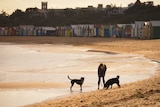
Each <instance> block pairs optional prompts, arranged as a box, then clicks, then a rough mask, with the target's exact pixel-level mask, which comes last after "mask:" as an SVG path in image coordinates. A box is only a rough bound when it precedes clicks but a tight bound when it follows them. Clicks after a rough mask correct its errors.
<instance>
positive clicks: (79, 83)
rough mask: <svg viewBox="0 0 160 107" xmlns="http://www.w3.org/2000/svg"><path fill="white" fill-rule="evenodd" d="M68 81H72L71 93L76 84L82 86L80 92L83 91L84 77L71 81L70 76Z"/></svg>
mask: <svg viewBox="0 0 160 107" xmlns="http://www.w3.org/2000/svg"><path fill="white" fill-rule="evenodd" d="M68 79H70V80H71V87H70V91H72V87H73V85H74V83H76V84H78V85H80V91H82V85H83V82H84V77H81V78H80V79H71V78H70V77H69V75H68Z"/></svg>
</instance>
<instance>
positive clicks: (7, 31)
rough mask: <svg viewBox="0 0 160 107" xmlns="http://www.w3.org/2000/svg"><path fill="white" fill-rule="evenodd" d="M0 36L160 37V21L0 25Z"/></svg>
mask: <svg viewBox="0 0 160 107" xmlns="http://www.w3.org/2000/svg"><path fill="white" fill-rule="evenodd" d="M0 36H67V37H70V36H82V37H118V38H139V39H159V38H160V21H147V22H146V21H135V23H134V24H115V25H102V24H77V25H71V26H58V27H42V26H41V27H37V26H34V25H20V26H18V27H0Z"/></svg>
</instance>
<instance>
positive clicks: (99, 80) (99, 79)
mask: <svg viewBox="0 0 160 107" xmlns="http://www.w3.org/2000/svg"><path fill="white" fill-rule="evenodd" d="M100 82H101V77H100V76H98V89H99V85H100Z"/></svg>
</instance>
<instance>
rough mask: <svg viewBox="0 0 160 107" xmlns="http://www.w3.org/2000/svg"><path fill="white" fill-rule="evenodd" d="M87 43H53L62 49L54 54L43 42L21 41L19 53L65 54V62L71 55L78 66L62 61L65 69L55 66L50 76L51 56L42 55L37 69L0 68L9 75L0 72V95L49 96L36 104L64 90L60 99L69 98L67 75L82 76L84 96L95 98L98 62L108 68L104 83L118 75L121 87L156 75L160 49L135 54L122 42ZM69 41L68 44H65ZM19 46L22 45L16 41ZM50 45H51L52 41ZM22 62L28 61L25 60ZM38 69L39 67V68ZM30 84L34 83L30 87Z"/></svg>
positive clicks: (20, 67) (34, 66) (31, 66)
mask: <svg viewBox="0 0 160 107" xmlns="http://www.w3.org/2000/svg"><path fill="white" fill-rule="evenodd" d="M5 39H6V38H5ZM7 39H8V38H7ZM21 39H22V38H21ZM27 39H29V38H27ZM52 39H53V40H54V39H59V38H52ZM61 39H62V41H64V39H66V40H67V39H68V38H61ZM71 39H72V40H75V38H71ZM76 39H77V40H78V39H79V40H81V41H82V39H83V38H76ZM85 39H86V38H85ZM87 39H88V42H86V40H85V41H84V40H83V41H82V43H83V42H84V43H83V44H82V43H77V42H76V41H75V42H71V43H70V45H68V44H69V42H62V41H61V42H60V41H59V43H56V47H57V46H62V47H61V48H60V49H59V48H58V49H57V48H56V51H55V47H54V46H55V45H54V46H52V45H51V44H47V43H45V42H44V41H43V40H41V42H44V43H45V44H43V45H42V44H38V45H37V44H26V43H29V42H31V41H28V42H24V41H23V45H22V44H19V45H17V44H16V46H18V48H19V46H20V48H19V49H22V50H23V49H25V50H26V49H27V53H29V54H32V55H33V53H34V54H35V53H36V54H37V53H38V54H40V53H42V54H43V55H44V56H45V55H46V56H47V57H48V56H49V55H50V54H51V53H54V54H57V53H64V52H65V55H66V53H67V54H68V55H67V56H68V59H70V58H71V57H70V54H71V53H72V54H71V56H72V58H73V56H74V58H73V59H72V61H73V60H75V61H76V63H77V62H78V63H77V65H76V64H73V63H75V62H72V61H71V62H70V61H69V62H68V61H67V60H68V59H66V60H65V61H66V63H65V64H64V63H63V64H64V65H65V67H64V66H62V64H60V65H57V66H59V68H57V67H55V68H57V69H55V68H54V69H55V71H54V73H53V72H52V71H53V66H52V65H53V64H54V63H50V64H51V65H48V64H47V65H45V64H46V62H47V61H48V60H49V59H52V58H51V56H50V57H49V58H46V57H45V58H44V59H48V60H44V59H43V57H42V56H43V55H42V54H41V55H42V56H39V57H41V60H42V59H43V61H44V64H42V63H39V64H38V66H37V64H36V65H34V63H33V64H32V65H27V67H26V66H25V65H26V64H25V63H22V64H20V63H19V64H20V66H19V67H18V68H17V67H16V68H14V66H13V67H12V66H10V67H12V70H13V72H14V73H11V71H7V69H11V68H7V69H5V68H3V67H2V68H1V70H3V71H4V70H6V71H5V72H8V74H9V75H8V76H6V74H3V73H2V72H1V73H2V74H3V75H5V76H2V78H1V83H0V86H1V92H2V91H3V92H2V93H3V94H4V93H5V92H7V91H8V89H16V91H15V90H13V91H14V92H15V93H17V92H19V93H21V91H23V92H24V90H25V91H30V92H31V93H32V92H33V93H39V94H37V95H38V96H41V94H40V93H43V92H44V93H45V92H49V93H50V95H51V96H48V97H47V98H46V97H43V98H44V99H40V100H39V99H38V101H35V102H39V101H43V100H46V99H48V98H49V99H50V98H54V96H55V94H52V93H53V92H52V91H53V90H52V89H54V92H55V89H58V90H61V89H64V90H63V92H64V94H63V92H62V91H61V95H62V96H63V95H66V94H67V95H70V92H69V89H68V86H69V85H70V84H69V81H68V80H67V78H66V76H67V75H68V74H70V75H71V77H76V78H79V76H80V75H82V76H85V77H86V78H87V79H86V81H85V82H86V83H85V84H84V92H83V93H84V94H85V93H86V92H88V91H91V93H95V94H96V92H97V93H98V92H99V91H95V90H97V75H96V71H97V66H98V64H99V63H101V62H103V63H106V64H107V66H108V71H107V75H106V79H108V78H111V77H114V76H116V75H117V74H119V75H120V76H121V77H120V79H121V83H122V84H124V85H125V83H129V82H134V81H137V80H142V79H147V78H149V77H151V76H153V77H154V74H155V71H156V70H157V69H158V67H159V64H158V62H156V61H154V60H158V59H156V58H157V57H158V56H156V55H159V51H158V49H159V48H156V47H155V48H156V50H155V53H153V50H152V49H150V50H146V49H145V50H144V49H142V50H138V51H131V50H133V46H131V47H130V48H129V47H128V45H130V43H128V44H123V45H122V43H125V42H126V41H125V40H113V39H110V40H106V41H107V42H106V41H104V40H102V39H101V38H98V40H102V42H96V43H95V39H96V38H92V39H94V40H93V42H91V41H92V40H91V39H90V38H87ZM24 40H25V39H24ZM16 41H17V40H14V42H16ZM68 41H70V40H68ZM109 41H112V42H109ZM122 41H123V42H122ZM127 41H129V42H132V43H137V42H138V43H139V42H140V41H138V40H137V42H136V40H127ZM18 42H21V41H19V40H18ZM32 42H33V41H32ZM38 42H40V41H38ZM51 42H53V41H51ZM56 42H57V40H56ZM115 42H117V43H116V44H117V47H118V46H119V45H121V46H122V47H121V49H122V50H121V49H120V48H117V49H114V48H116V46H114V43H115ZM154 42H155V41H154ZM63 43H65V46H66V47H67V48H64V47H65V46H64V44H63ZM147 43H150V41H148V42H147ZM24 44H25V45H24ZM57 44H58V45H57ZM59 44H60V45H59ZM66 44H67V45H66ZM142 44H143V43H142ZM155 44H156V42H155ZM6 45H8V44H6ZM6 45H5V46H6ZM13 45H15V44H12V46H13ZM126 45H127V46H126ZM124 46H125V48H127V49H126V50H127V51H123V50H124ZM152 46H153V45H152ZM53 47H54V48H53ZM100 47H101V48H100ZM141 47H145V46H144V45H141ZM148 47H150V46H147V48H148ZM109 48H110V49H109ZM134 48H135V47H134ZM136 48H140V47H136ZM10 50H11V49H10ZM22 50H21V51H22ZM119 50H121V51H119ZM134 50H135V49H134ZM140 51H142V53H143V52H144V51H145V52H146V53H147V55H148V56H147V55H146V53H145V54H140V53H141V52H140ZM150 51H151V52H150ZM23 52H25V51H23ZM17 53H19V52H17ZM23 54H24V53H23ZM25 54H26V52H25ZM77 54H78V55H77ZM152 54H156V55H155V56H154V57H153V56H152ZM12 55H13V54H12ZM144 55H146V56H147V57H148V58H151V57H152V59H147V58H145V57H144ZM18 56H19V55H18ZM23 57H24V56H23ZM34 57H35V56H34ZM36 57H37V59H39V57H38V56H36ZM36 57H35V59H36ZM77 57H78V59H77ZM79 57H80V58H79ZM57 58H58V57H57ZM63 58H65V57H63ZM106 59H107V60H106ZM25 60H27V58H26V59H25ZM56 60H57V59H56ZM88 60H89V62H88ZM13 61H14V59H13ZM45 61H46V62H45ZM52 61H53V59H52ZM62 61H63V60H62ZM10 62H11V61H10ZM19 62H21V61H19ZM38 62H39V60H38ZM40 62H41V61H40ZM53 62H54V61H53ZM26 63H30V62H29V61H26ZM59 63H61V62H59ZM88 63H89V65H92V66H89V67H88V66H85V65H88ZM12 64H13V63H10V65H12ZM41 64H42V65H41ZM70 64H71V65H70ZM78 65H81V66H78ZM39 66H41V67H40V68H39ZM46 66H47V67H46ZM73 66H78V68H77V67H75V68H73ZM84 66H85V69H82V68H83V67H84ZM6 67H8V66H6ZM28 67H29V68H32V69H27V68H28ZM24 68H25V69H24ZM62 68H63V69H62ZM64 68H65V69H66V70H65V71H64ZM86 68H87V69H86ZM133 68H134V69H133ZM17 69H18V71H15V70H17ZM71 69H72V71H70V70H71ZM77 69H78V70H77ZM128 69H129V71H128ZM22 70H24V71H23V73H21V71H22ZM33 71H34V72H33ZM84 71H85V73H84ZM60 72H61V73H60ZM15 73H16V75H17V74H18V77H20V78H18V79H17V78H12V77H13V75H14V74H15ZM24 74H25V76H26V74H29V75H28V76H29V77H27V76H26V78H24V76H22V75H24ZM45 75H46V76H45ZM54 75H56V76H55V77H57V78H56V79H55V80H54V79H52V77H54ZM4 77H6V78H7V79H6V78H4ZM21 77H22V78H21ZM40 77H43V78H40ZM58 77H63V78H66V79H65V80H64V81H62V80H61V78H58ZM95 78H96V79H95ZM56 80H57V81H56ZM11 81H12V82H11ZM19 81H22V83H20V82H19ZM59 81H61V82H60V84H59ZM33 82H35V83H33ZM23 83H25V84H26V85H23ZM51 84H52V85H51ZM57 84H58V85H57ZM6 88H7V89H6ZM42 88H45V89H42ZM20 89H22V90H20ZM35 89H36V90H38V91H34V90H35ZM115 89H116V87H115ZM17 90H18V91H17ZM44 90H48V91H44ZM117 90H118V89H117ZM119 90H123V88H121V89H119ZM13 91H12V92H13ZM94 91H95V92H94ZM100 91H102V90H100ZM111 91H112V90H111ZM56 93H60V92H56ZM77 93H79V87H78V86H77V87H76V86H75V94H77ZM83 93H81V94H80V95H83ZM101 93H102V94H105V92H101ZM22 95H23V94H22ZM33 95H34V94H33ZM52 95H53V96H52ZM61 95H60V96H61ZM78 95H79V94H78ZM42 96H45V94H44V95H42ZM72 96H73V97H74V99H75V95H72ZM72 96H71V97H72ZM41 98H42V97H41ZM65 98H66V97H65ZM86 98H87V93H86ZM61 99H62V101H64V100H63V98H61ZM92 100H94V98H92ZM57 101H59V100H54V104H57V105H53V106H60V105H61V106H62V105H63V104H58V103H55V102H57ZM60 101H61V100H60ZM48 102H50V101H48ZM51 102H53V101H51ZM26 104H27V103H26ZM26 104H25V105H26ZM28 104H29V102H28ZM43 104H44V105H45V106H47V105H48V106H49V105H50V104H48V103H47V102H44V103H43ZM65 104H66V105H70V103H65ZM80 104H81V103H80ZM37 105H38V106H39V105H41V104H37ZM73 105H74V104H73ZM88 106H89V105H88Z"/></svg>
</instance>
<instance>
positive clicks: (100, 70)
mask: <svg viewBox="0 0 160 107" xmlns="http://www.w3.org/2000/svg"><path fill="white" fill-rule="evenodd" d="M106 70H107V67H106V65H105V64H102V63H101V64H100V65H99V67H98V89H99V85H100V82H101V78H102V80H103V85H104V84H105V79H104V77H105V73H106Z"/></svg>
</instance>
